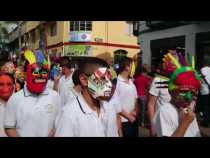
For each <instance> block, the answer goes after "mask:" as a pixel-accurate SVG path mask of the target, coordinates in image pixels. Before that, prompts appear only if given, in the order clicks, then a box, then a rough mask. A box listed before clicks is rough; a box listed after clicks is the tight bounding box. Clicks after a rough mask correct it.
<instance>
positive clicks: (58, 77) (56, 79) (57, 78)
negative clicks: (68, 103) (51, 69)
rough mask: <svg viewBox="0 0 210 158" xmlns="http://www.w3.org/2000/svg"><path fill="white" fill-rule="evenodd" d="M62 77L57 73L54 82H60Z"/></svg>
mask: <svg viewBox="0 0 210 158" xmlns="http://www.w3.org/2000/svg"><path fill="white" fill-rule="evenodd" d="M60 78H61V76H60V75H56V76H55V77H54V82H55V83H58V82H59V80H60Z"/></svg>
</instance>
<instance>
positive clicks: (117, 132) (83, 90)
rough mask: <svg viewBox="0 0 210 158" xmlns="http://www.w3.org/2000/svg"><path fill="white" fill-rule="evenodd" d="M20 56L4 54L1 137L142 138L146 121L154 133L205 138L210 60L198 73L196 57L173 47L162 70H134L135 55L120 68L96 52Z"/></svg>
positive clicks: (140, 67)
mask: <svg viewBox="0 0 210 158" xmlns="http://www.w3.org/2000/svg"><path fill="white" fill-rule="evenodd" d="M20 54H21V56H20V58H21V64H17V63H16V62H14V61H12V60H10V59H9V58H1V60H2V61H1V65H0V137H138V136H139V127H140V126H141V127H144V128H148V129H149V131H150V136H151V137H200V136H202V133H201V132H200V130H199V125H198V116H196V114H198V115H199V116H200V117H201V116H202V118H203V125H205V126H207V127H209V125H210V106H209V104H210V92H209V91H210V76H209V74H210V66H209V65H208V62H209V61H206V62H205V65H204V67H203V68H202V69H201V71H199V72H197V71H196V70H195V62H194V57H191V58H187V57H189V56H187V55H186V56H185V55H183V54H182V53H180V52H178V51H176V50H168V51H167V52H166V53H165V56H164V58H163V60H161V61H160V62H159V65H158V66H156V69H155V72H152V73H151V72H150V70H149V67H148V65H146V64H142V65H138V66H137V67H136V69H135V73H133V70H134V69H133V65H134V62H133V60H132V59H131V58H129V57H124V58H123V59H122V60H121V61H120V63H118V66H117V68H115V69H114V68H113V67H112V66H111V65H109V64H108V63H107V62H106V61H105V60H102V59H99V58H96V57H88V58H86V59H85V60H81V61H79V62H74V61H72V60H70V58H68V57H62V58H61V60H59V61H49V59H47V58H46V57H45V55H44V53H43V52H42V51H40V50H37V51H31V50H29V49H23V51H22V52H21V53H20ZM113 73H114V75H112V74H113ZM197 98H198V99H197ZM195 105H196V106H195Z"/></svg>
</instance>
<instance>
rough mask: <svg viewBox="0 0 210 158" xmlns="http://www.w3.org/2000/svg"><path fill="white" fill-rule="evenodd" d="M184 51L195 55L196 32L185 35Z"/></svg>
mask: <svg viewBox="0 0 210 158" xmlns="http://www.w3.org/2000/svg"><path fill="white" fill-rule="evenodd" d="M185 52H186V53H190V54H191V55H196V33H193V32H190V33H189V34H186V36H185Z"/></svg>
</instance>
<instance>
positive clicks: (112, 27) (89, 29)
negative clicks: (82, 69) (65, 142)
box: [10, 21, 140, 61]
mask: <svg viewBox="0 0 210 158" xmlns="http://www.w3.org/2000/svg"><path fill="white" fill-rule="evenodd" d="M17 31H18V30H14V31H13V32H12V33H11V34H10V37H11V38H10V41H11V43H12V42H14V41H15V40H16V39H17V37H15V35H16V36H17V34H18V33H17ZM20 32H21V46H26V47H28V48H30V49H39V48H40V47H44V48H45V51H46V52H47V53H48V54H50V55H52V56H54V55H55V56H64V55H69V56H97V57H101V58H103V59H105V60H109V61H112V60H113V58H114V57H115V56H116V55H119V54H120V55H127V56H129V57H134V56H136V54H137V53H139V52H140V46H139V45H138V44H137V43H138V42H137V37H136V36H134V35H133V25H132V22H127V21H50V22H49V21H25V22H23V23H22V25H21V31H20Z"/></svg>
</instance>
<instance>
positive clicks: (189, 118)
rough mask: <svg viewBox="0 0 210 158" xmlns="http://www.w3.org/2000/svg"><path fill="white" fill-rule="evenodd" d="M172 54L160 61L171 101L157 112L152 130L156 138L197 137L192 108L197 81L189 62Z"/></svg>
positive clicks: (195, 73)
mask: <svg viewBox="0 0 210 158" xmlns="http://www.w3.org/2000/svg"><path fill="white" fill-rule="evenodd" d="M175 55H176V54H175ZM175 55H174V54H171V53H170V52H169V53H168V54H167V55H166V56H165V58H164V59H165V60H164V64H165V66H164V67H165V69H164V71H165V72H167V74H168V76H169V77H170V80H169V83H168V89H169V93H170V94H171V101H170V103H166V102H165V103H164V104H163V105H162V106H160V107H159V109H158V110H157V112H156V114H155V116H154V127H155V131H156V132H157V136H158V137H200V136H201V134H200V130H199V127H198V122H197V120H196V115H195V113H194V109H195V103H196V99H197V94H198V90H199V88H200V80H201V79H200V76H199V75H198V73H197V72H196V70H195V69H194V63H193V62H190V61H185V60H186V59H185V58H183V57H182V56H181V55H179V56H175ZM180 56H181V57H180ZM184 59H185V60H184ZM181 61H182V62H181ZM160 88H165V87H164V86H163V87H160Z"/></svg>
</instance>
